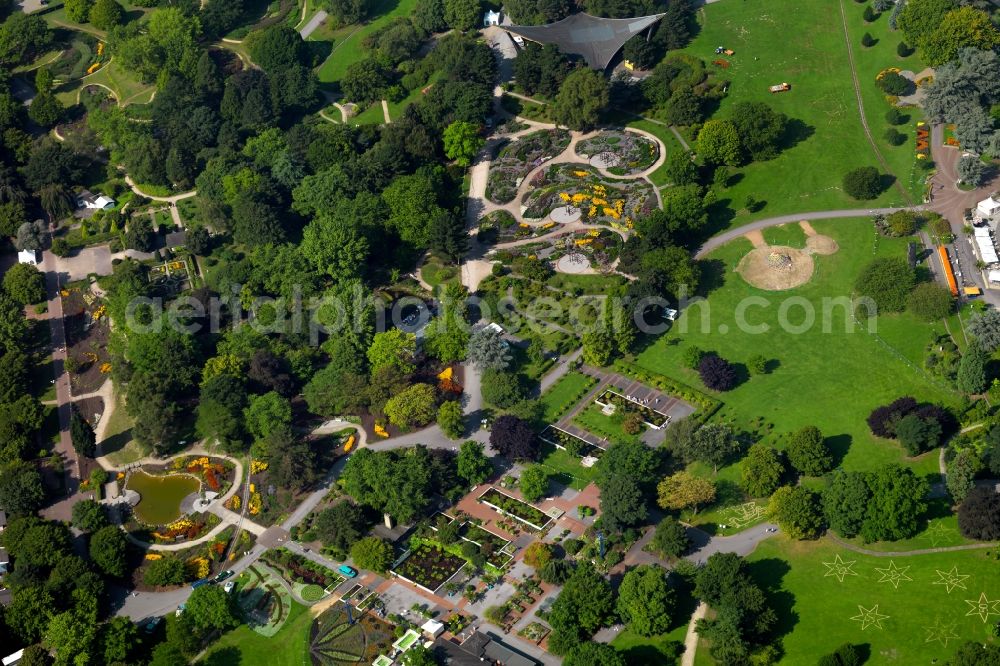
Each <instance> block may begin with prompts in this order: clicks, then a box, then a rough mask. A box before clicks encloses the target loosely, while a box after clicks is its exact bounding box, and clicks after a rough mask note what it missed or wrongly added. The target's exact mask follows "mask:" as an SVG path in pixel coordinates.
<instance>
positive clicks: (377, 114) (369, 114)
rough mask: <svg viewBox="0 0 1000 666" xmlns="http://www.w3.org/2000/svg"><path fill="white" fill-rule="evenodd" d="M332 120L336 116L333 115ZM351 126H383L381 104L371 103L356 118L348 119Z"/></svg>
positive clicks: (383, 115)
mask: <svg viewBox="0 0 1000 666" xmlns="http://www.w3.org/2000/svg"><path fill="white" fill-rule="evenodd" d="M327 115H330V114H327ZM333 117H334V118H336V117H337V116H336V115H334V116H333ZM348 122H350V123H351V124H352V125H355V126H357V125H384V124H385V114H384V113H382V102H373V103H372V104H371V105H370V106H369V107H368V108H367V109H365V110H364V111H361V112H360V113H358V114H357V115H356V116H352V117H350V118H348Z"/></svg>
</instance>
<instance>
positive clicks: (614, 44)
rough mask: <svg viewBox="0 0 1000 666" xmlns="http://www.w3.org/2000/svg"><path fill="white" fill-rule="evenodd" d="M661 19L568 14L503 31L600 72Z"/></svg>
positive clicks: (513, 26) (505, 28)
mask: <svg viewBox="0 0 1000 666" xmlns="http://www.w3.org/2000/svg"><path fill="white" fill-rule="evenodd" d="M661 18H663V14H653V15H651V16H640V17H638V18H624V19H610V18H600V17H598V16H591V15H590V14H583V13H579V14H572V15H570V16H567V17H566V18H564V19H563V20H561V21H556V22H555V23H549V24H548V25H505V26H503V28H504V30H507V31H508V32H512V33H514V34H515V35H519V36H521V37H523V38H525V39H528V40H531V41H533V42H538V43H539V44H555V45H556V46H558V47H559V50H560V51H562V52H563V53H568V54H571V55H578V56H581V57H582V58H583V59H584V60H586V61H587V64H588V65H590V66H591V67H593V68H594V69H600V70H604V69H606V68H607V66H608V63H610V62H611V60H612V58H614V57H615V54H617V53H618V52H619V51H620V50H621V48H622V47H623V46H625V42H627V41H628V40H630V39H632V38H633V37H635V36H636V35H638V34H639V33H640V32H642V31H643V30H645V29H646V28H648V27H649V26H651V25H653V24H654V23H656V22H657V21H659V20H660V19H661Z"/></svg>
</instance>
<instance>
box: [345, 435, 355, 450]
mask: <svg viewBox="0 0 1000 666" xmlns="http://www.w3.org/2000/svg"><path fill="white" fill-rule="evenodd" d="M353 447H354V435H351V436H350V437H348V438H347V442H346V443H345V444H344V453H347V452H348V451H350V450H351V448H353Z"/></svg>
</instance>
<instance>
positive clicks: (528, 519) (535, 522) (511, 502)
mask: <svg viewBox="0 0 1000 666" xmlns="http://www.w3.org/2000/svg"><path fill="white" fill-rule="evenodd" d="M478 501H479V502H482V503H483V504H485V505H487V506H489V507H490V508H492V509H494V510H495V511H498V512H500V513H502V514H503V515H505V516H510V517H511V518H514V519H516V520H519V521H521V522H522V523H524V524H526V525H527V526H528V527H530V528H532V529H535V530H542V529H545V526H546V525H548V524H549V522H551V520H552V519H551V518H549V517H548V516H547V515H546V514H545V513H544V512H543V511H541V510H540V509H537V508H535V507H534V506H532V505H530V504H528V503H527V502H522V501H521V500H519V499H517V498H515V497H511V496H510V495H508V494H507V493H502V492H500V491H499V490H497V489H496V488H489V489H488V490H487V491H486V492H485V493H483V494H482V495H480V496H479V499H478Z"/></svg>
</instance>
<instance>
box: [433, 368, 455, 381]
mask: <svg viewBox="0 0 1000 666" xmlns="http://www.w3.org/2000/svg"><path fill="white" fill-rule="evenodd" d="M454 374H455V372H454V370H452V368H451V366H450V365H449V366H448V367H447V368H445V369H444V370H442V371H441V372H439V373H438V376H437V378H438V379H441V380H445V379H451V378H452V376H453V375H454Z"/></svg>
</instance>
